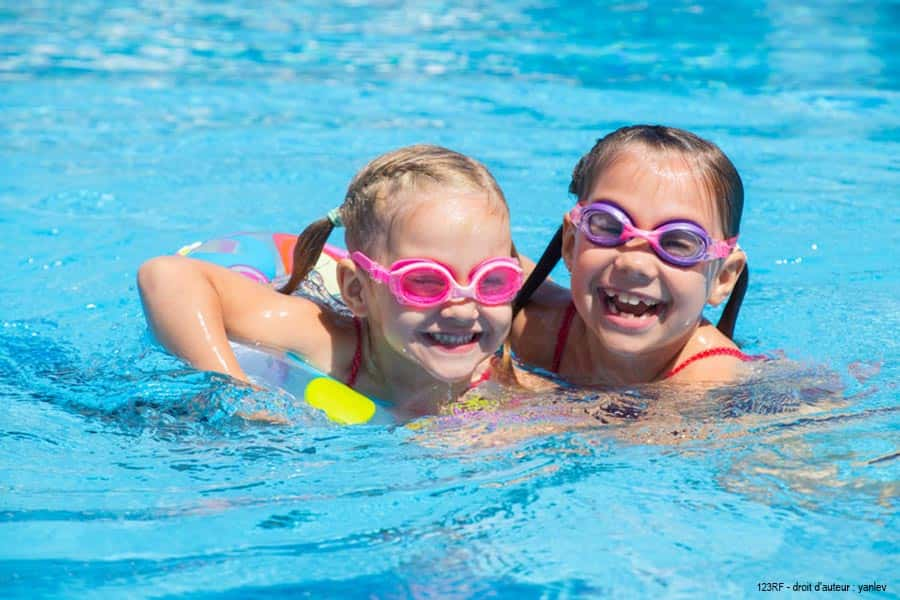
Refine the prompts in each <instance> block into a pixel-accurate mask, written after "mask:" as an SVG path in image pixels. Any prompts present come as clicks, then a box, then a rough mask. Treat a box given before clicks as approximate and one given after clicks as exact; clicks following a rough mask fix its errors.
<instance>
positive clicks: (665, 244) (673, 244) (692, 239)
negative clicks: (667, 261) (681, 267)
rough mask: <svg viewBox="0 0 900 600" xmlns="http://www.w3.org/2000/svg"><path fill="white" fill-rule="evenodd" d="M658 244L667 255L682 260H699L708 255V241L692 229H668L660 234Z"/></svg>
mask: <svg viewBox="0 0 900 600" xmlns="http://www.w3.org/2000/svg"><path fill="white" fill-rule="evenodd" d="M658 242H659V247H660V249H661V250H662V251H663V252H664V253H665V254H668V255H669V256H671V257H674V258H678V259H681V260H694V259H696V260H699V259H700V258H701V257H703V256H704V255H705V254H706V240H704V239H703V238H702V237H700V235H698V234H697V232H695V231H691V230H690V229H683V228H681V227H673V228H672V229H667V230H665V231H663V232H661V233H660V236H659V240H658Z"/></svg>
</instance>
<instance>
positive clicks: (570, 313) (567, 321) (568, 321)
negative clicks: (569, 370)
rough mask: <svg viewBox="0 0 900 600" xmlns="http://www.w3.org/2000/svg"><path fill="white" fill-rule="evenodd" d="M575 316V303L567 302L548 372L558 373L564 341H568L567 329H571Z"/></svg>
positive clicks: (564, 347)
mask: <svg viewBox="0 0 900 600" xmlns="http://www.w3.org/2000/svg"><path fill="white" fill-rule="evenodd" d="M574 316H575V303H574V302H569V305H568V306H567V307H566V312H565V314H564V315H563V320H562V323H561V324H560V326H559V331H557V332H556V346H555V347H554V348H553V365H552V366H551V367H550V372H552V373H559V364H560V363H561V362H562V355H563V351H564V350H565V349H566V340H567V339H569V328H570V327H572V318H573V317H574Z"/></svg>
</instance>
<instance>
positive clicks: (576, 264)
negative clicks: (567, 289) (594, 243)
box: [571, 248, 609, 288]
mask: <svg viewBox="0 0 900 600" xmlns="http://www.w3.org/2000/svg"><path fill="white" fill-rule="evenodd" d="M577 250H578V249H577V248H576V254H575V260H574V261H573V262H572V272H571V277H572V287H573V288H574V287H578V288H582V287H584V286H590V283H591V280H592V279H593V278H594V276H595V275H597V273H598V272H599V271H600V270H602V269H603V267H604V266H606V265H607V264H608V263H609V258H608V257H607V256H605V252H604V250H603V249H600V248H590V249H588V250H585V251H577Z"/></svg>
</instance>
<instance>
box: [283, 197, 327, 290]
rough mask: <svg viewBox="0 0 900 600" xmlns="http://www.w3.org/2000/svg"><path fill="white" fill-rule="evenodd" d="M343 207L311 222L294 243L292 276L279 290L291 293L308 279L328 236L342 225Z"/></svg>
mask: <svg viewBox="0 0 900 600" xmlns="http://www.w3.org/2000/svg"><path fill="white" fill-rule="evenodd" d="M340 211H341V209H340V207H338V208H335V209H332V210H331V211H329V212H328V216H326V217H324V218H322V219H319V220H318V221H314V222H312V223H310V224H309V225H308V226H307V227H306V229H304V230H303V232H302V233H300V235H298V236H297V241H296V242H295V243H294V257H293V267H292V268H291V278H290V279H288V281H287V283H285V284H284V285H283V286H282V287H281V288H279V290H278V291H279V292H281V293H282V294H287V295H290V294H292V293H293V292H294V290H296V289H297V287H298V286H299V285H300V282H301V281H303V280H304V279H306V276H307V275H309V272H310V271H312V269H313V267H314V266H316V263H317V262H318V261H319V257H320V256H321V255H322V249H323V248H325V242H327V241H328V236H330V235H331V232H332V231H334V228H335V227H340V226H341V212H340Z"/></svg>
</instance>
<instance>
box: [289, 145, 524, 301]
mask: <svg viewBox="0 0 900 600" xmlns="http://www.w3.org/2000/svg"><path fill="white" fill-rule="evenodd" d="M435 184H437V185H442V186H451V187H454V188H462V189H469V190H477V191H484V192H486V194H487V197H488V200H489V202H490V204H491V206H492V208H493V209H495V210H496V211H497V212H499V213H501V214H503V215H505V216H506V217H507V219H508V217H509V208H508V207H507V205H506V198H505V197H504V196H503V192H502V191H501V190H500V186H499V185H497V182H496V181H495V180H494V177H493V176H492V175H491V173H490V171H488V170H487V167H485V166H484V165H483V164H481V163H480V162H478V161H477V160H475V159H473V158H470V157H468V156H465V155H464V154H460V153H459V152H454V151H453V150H448V149H447V148H443V147H441V146H433V145H429V144H417V145H413V146H406V147H403V148H399V149H397V150H394V151H392V152H388V153H386V154H382V155H381V156H378V157H377V158H375V159H373V160H372V161H371V162H369V163H368V164H367V165H366V166H364V167H363V168H362V169H361V170H360V171H359V172H358V173H357V174H356V176H355V177H354V178H353V180H352V181H351V182H350V185H349V187H348V188H347V193H346V195H345V196H344V202H343V203H342V204H341V206H340V207H339V208H338V209H337V214H338V215H339V216H340V222H341V223H342V224H343V226H344V227H345V228H346V235H345V241H346V243H347V249H348V250H350V251H351V252H352V251H354V250H361V251H362V252H365V253H367V254H372V253H376V252H377V251H378V250H380V249H381V245H382V244H383V243H384V241H385V239H386V237H387V234H388V231H389V229H390V226H391V222H392V221H393V219H394V218H395V217H396V216H397V215H398V213H399V212H400V211H401V210H403V209H404V208H406V207H405V206H404V205H403V203H400V202H395V201H394V200H395V199H396V198H397V197H398V196H399V195H400V194H401V193H403V192H407V191H414V190H416V189H422V188H423V187H425V186H428V185H435ZM334 227H335V224H334V223H333V222H332V219H330V218H329V217H323V218H322V219H319V220H318V221H314V222H313V223H311V224H310V225H308V226H307V227H306V229H304V230H303V232H302V233H300V235H299V236H297V244H296V246H295V247H294V265H293V269H292V271H291V277H290V279H289V280H288V282H287V283H285V284H284V286H283V287H282V288H281V289H279V290H278V291H280V292H281V293H283V294H290V293H292V292H293V291H294V290H296V289H297V286H298V285H300V282H301V281H303V279H304V278H306V276H307V275H308V274H309V272H310V271H311V270H312V268H313V267H314V266H315V264H316V262H317V261H318V260H319V256H320V255H321V254H322V249H323V248H324V247H325V242H326V241H327V240H328V236H329V235H330V234H331V232H332V231H333V230H334Z"/></svg>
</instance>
